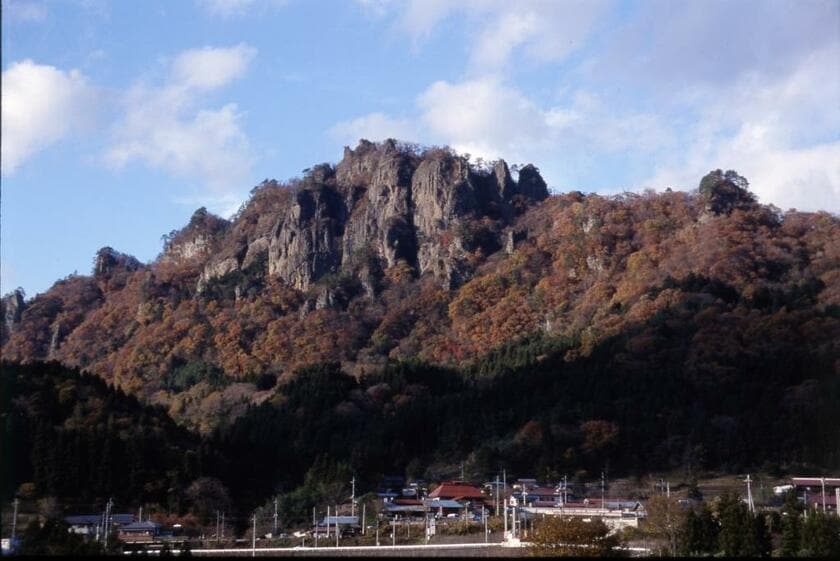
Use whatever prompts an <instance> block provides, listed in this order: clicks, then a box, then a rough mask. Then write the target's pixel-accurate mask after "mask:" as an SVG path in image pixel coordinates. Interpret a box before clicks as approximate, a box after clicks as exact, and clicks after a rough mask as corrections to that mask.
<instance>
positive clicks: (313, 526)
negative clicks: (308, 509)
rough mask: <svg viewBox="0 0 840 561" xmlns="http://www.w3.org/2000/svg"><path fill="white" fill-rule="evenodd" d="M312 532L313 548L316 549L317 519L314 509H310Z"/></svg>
mask: <svg viewBox="0 0 840 561" xmlns="http://www.w3.org/2000/svg"><path fill="white" fill-rule="evenodd" d="M312 531H313V532H314V534H315V547H318V518H317V516H316V514H315V507H314V506H313V507H312Z"/></svg>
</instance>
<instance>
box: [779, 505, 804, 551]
mask: <svg viewBox="0 0 840 561" xmlns="http://www.w3.org/2000/svg"><path fill="white" fill-rule="evenodd" d="M801 530H802V519H801V518H800V517H799V513H796V512H786V513H784V515H783V516H782V543H781V546H780V547H779V554H780V555H781V556H782V557H794V556H796V554H797V553H798V552H799V549H800V534H801Z"/></svg>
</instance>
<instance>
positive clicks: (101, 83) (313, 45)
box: [0, 0, 840, 296]
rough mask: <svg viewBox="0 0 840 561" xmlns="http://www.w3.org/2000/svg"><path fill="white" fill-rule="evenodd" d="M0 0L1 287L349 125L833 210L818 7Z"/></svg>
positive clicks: (171, 220) (269, 170)
mask: <svg viewBox="0 0 840 561" xmlns="http://www.w3.org/2000/svg"><path fill="white" fill-rule="evenodd" d="M2 2H3V22H2V26H3V29H2V31H3V34H2V54H3V56H2V70H3V82H2V88H3V104H2V118H3V130H2V222H0V234H2V238H0V245H1V246H2V248H0V249H2V270H1V272H2V275H1V276H0V284H2V287H1V288H2V292H3V293H6V292H8V291H9V290H11V289H13V288H14V287H16V286H23V287H24V288H25V290H26V291H27V294H28V295H29V296H33V295H34V294H35V293H37V292H41V291H43V290H45V289H47V288H48V287H49V286H50V285H51V284H52V282H54V281H55V280H56V279H58V278H62V277H64V276H66V275H68V274H71V273H73V272H78V273H84V274H86V273H89V271H90V268H91V263H92V259H93V255H94V253H95V252H96V250H97V249H98V248H100V247H102V246H105V245H110V246H112V247H114V248H116V249H118V250H120V251H124V252H127V253H131V254H133V255H135V256H137V257H138V258H140V259H141V260H151V259H154V257H155V256H156V255H157V254H158V252H159V251H160V249H161V239H160V237H161V235H163V234H165V233H168V232H169V231H170V230H172V229H175V228H179V227H181V226H182V225H183V224H185V223H186V222H187V220H188V219H189V216H190V215H191V214H192V212H193V211H194V210H195V209H196V208H197V207H199V206H207V207H208V208H210V209H211V210H213V211H216V212H219V213H221V214H223V215H229V214H231V213H232V212H234V211H235V210H236V209H237V208H238V207H239V205H240V204H241V203H242V202H244V200H245V199H246V198H247V194H248V192H249V191H250V189H251V188H252V187H253V186H254V185H256V184H258V183H259V182H260V181H262V180H263V179H265V178H276V179H287V178H290V177H294V176H297V175H299V174H300V172H301V170H302V169H303V168H306V167H309V166H310V165H312V164H314V163H318V162H323V161H330V162H335V161H337V160H338V159H339V158H340V157H341V151H342V148H343V146H344V145H345V144H350V145H355V143H356V141H357V140H358V139H359V138H360V137H365V138H369V139H371V140H379V139H382V138H387V137H396V138H399V139H403V140H410V141H415V142H419V143H421V144H450V145H452V146H454V147H455V148H456V149H458V150H460V151H462V152H467V153H469V154H471V155H472V157H473V158H479V157H481V158H484V159H493V158H497V157H504V158H505V159H506V160H508V162H510V163H525V162H533V163H535V164H536V165H537V166H539V167H540V169H541V170H542V171H543V173H544V175H545V176H546V178H547V179H548V182H549V184H550V186H551V187H552V189H553V190H555V191H567V190H570V189H579V190H582V191H586V192H593V191H596V192H602V193H616V192H621V191H625V190H634V191H635V190H641V189H644V188H654V189H657V190H658V189H664V188H665V187H669V186H670V187H675V188H681V189H691V188H694V187H695V186H696V185H697V182H698V181H699V178H700V177H701V176H702V175H703V174H704V173H705V172H707V171H709V170H710V169H715V168H723V169H729V168H733V169H736V170H738V171H739V172H740V173H741V174H742V175H744V176H746V177H747V178H748V179H749V180H750V182H751V187H752V189H753V190H754V191H755V192H756V193H757V194H758V196H759V198H760V200H761V202H764V203H772V204H775V205H777V206H778V207H780V208H782V209H783V210H786V209H789V208H798V209H800V210H828V211H830V212H834V213H837V212H838V211H840V2H838V1H837V0H828V1H822V0H795V1H772V0H760V1H746V0H729V1H725V2H721V1H716V0H704V1H695V2H673V1H671V0H651V1H647V2H633V1H625V2H620V1H612V0H586V1H577V0H551V1H549V0H518V1H516V2H510V1H509V0H508V1H502V0H463V1H461V2H455V1H454V0H448V1H441V0H422V1H421V0H417V1H409V0H407V1H397V0H356V1H352V0H347V1H343V2H339V1H337V0H335V1H327V0H324V1H318V0H307V1H304V0H168V1H159V2H156V1H152V0H144V1H143V2H133V1H112V2H106V1H101V0H55V1H46V0H2Z"/></svg>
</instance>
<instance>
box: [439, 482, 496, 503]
mask: <svg viewBox="0 0 840 561" xmlns="http://www.w3.org/2000/svg"><path fill="white" fill-rule="evenodd" d="M429 498H430V499H451V500H453V501H477V502H483V501H484V499H485V498H486V496H485V495H484V493H483V492H482V491H481V489H479V488H478V487H476V486H475V485H472V484H471V483H465V482H463V481H444V482H443V483H441V484H440V485H438V486H437V487H435V488H434V490H433V491H432V492H431V493H429Z"/></svg>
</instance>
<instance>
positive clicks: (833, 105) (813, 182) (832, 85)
mask: <svg viewBox="0 0 840 561" xmlns="http://www.w3.org/2000/svg"><path fill="white" fill-rule="evenodd" d="M837 60H840V49H839V48H836V47H833V46H832V47H827V48H825V49H822V50H819V51H817V52H813V53H811V54H810V55H808V56H805V57H803V58H802V60H801V61H800V63H799V64H798V66H797V67H796V68H794V69H793V71H792V72H790V73H788V74H785V75H782V76H780V77H768V76H765V75H762V74H757V73H754V74H750V75H747V76H744V77H743V78H742V79H741V80H739V81H738V82H736V83H735V84H733V85H732V86H731V87H729V88H726V89H720V88H718V89H715V90H712V91H711V92H708V93H706V94H705V96H704V97H701V98H700V99H699V100H697V102H696V103H698V105H699V106H700V107H701V108H702V116H701V117H700V119H699V120H698V121H697V122H696V123H695V124H694V125H693V126H692V129H691V130H692V132H693V134H692V135H691V137H690V139H689V140H688V141H687V142H686V146H685V148H684V151H683V152H682V153H681V154H679V155H677V154H674V155H672V158H671V159H670V161H668V162H664V163H661V164H660V166H659V167H658V168H657V170H656V172H655V173H654V175H653V177H652V178H651V179H650V180H648V183H649V184H651V185H656V186H664V185H669V184H670V185H677V186H682V187H694V186H696V184H697V181H698V178H699V177H701V176H702V175H703V174H705V173H706V172H708V171H709V170H710V169H716V168H722V169H728V168H731V169H736V170H738V171H739V173H741V174H742V175H744V176H745V177H747V179H748V180H749V181H750V184H751V189H752V190H753V191H754V192H755V193H756V194H757V195H758V196H759V198H760V200H761V201H762V202H765V203H773V204H775V205H777V206H779V207H781V208H783V209H787V208H798V209H800V210H818V209H823V210H830V211H834V212H837V211H838V210H840V133H838V131H840V104H838V102H837V100H838V99H840V74H839V73H837V72H832V68H835V67H836V61H837Z"/></svg>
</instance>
